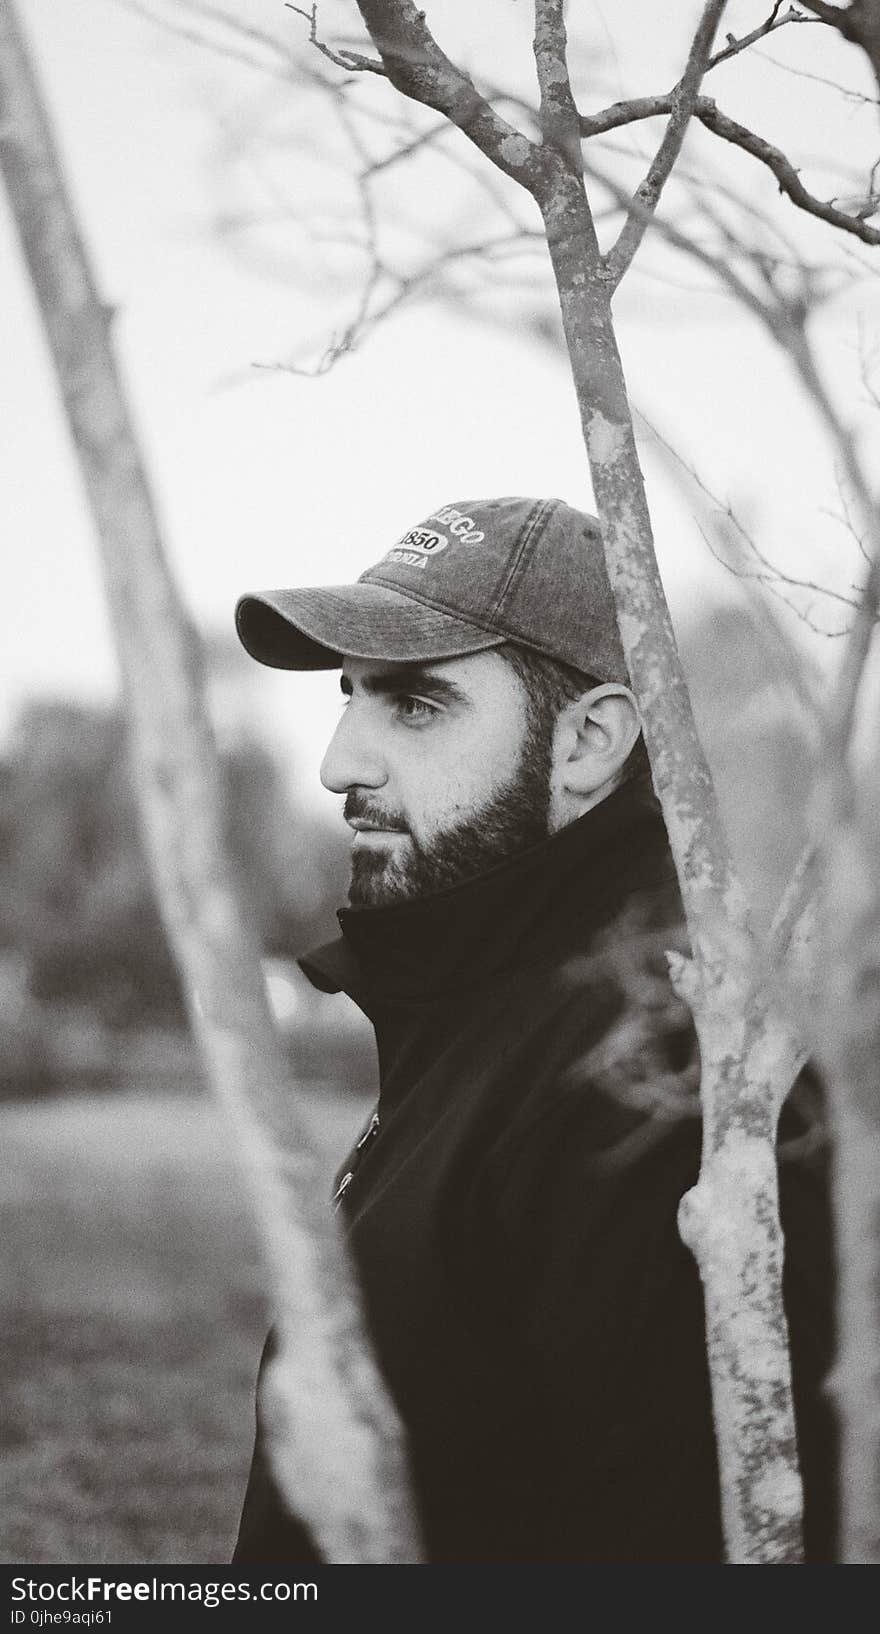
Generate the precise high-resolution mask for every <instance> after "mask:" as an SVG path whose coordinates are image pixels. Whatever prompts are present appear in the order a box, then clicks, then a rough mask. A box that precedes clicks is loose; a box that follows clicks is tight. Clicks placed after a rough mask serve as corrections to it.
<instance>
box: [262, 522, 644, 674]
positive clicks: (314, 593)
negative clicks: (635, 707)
mask: <svg viewBox="0 0 880 1634" xmlns="http://www.w3.org/2000/svg"><path fill="white" fill-rule="evenodd" d="M235 622H236V628H237V630H238V634H239V637H240V639H241V641H242V644H243V645H244V647H245V648H246V649H247V651H248V652H249V653H250V655H251V657H252V658H256V659H258V660H259V662H260V663H261V664H269V665H271V666H272V667H273V668H275V669H294V670H317V669H338V668H339V666H340V664H341V662H342V655H343V654H345V655H347V656H350V657H352V658H384V659H388V660H391V661H394V660H400V661H405V660H409V661H410V662H413V661H428V660H430V659H439V658H454V657H461V656H463V655H464V654H466V653H474V652H482V651H483V650H485V649H487V648H490V647H497V646H500V645H501V644H502V643H503V642H505V641H517V642H520V643H521V644H522V645H524V646H527V647H531V648H534V649H535V650H537V651H538V652H542V653H545V654H546V655H548V656H549V657H551V658H558V659H561V660H562V661H563V662H564V663H566V664H571V665H573V666H574V668H575V669H579V670H583V671H584V672H585V673H586V674H588V675H592V676H595V678H596V679H597V680H601V681H623V682H628V679H629V677H628V673H627V667H626V661H625V659H624V656H623V649H622V647H621V644H620V636H619V633H618V628H617V618H616V615H615V611H614V598H613V596H612V593H611V586H610V584H609V582H608V575H607V573H606V570H605V558H604V554H603V550H602V540H601V535H600V532H599V524H598V522H597V520H596V518H595V517H593V516H588V515H586V514H585V513H584V512H582V511H577V510H574V509H573V508H572V507H571V506H570V505H566V504H565V502H564V501H563V500H561V499H518V498H506V499H466V500H456V501H455V502H454V503H452V504H449V505H441V506H440V508H439V510H436V511H432V512H431V514H430V516H428V517H426V518H425V520H424V521H422V522H419V523H417V524H416V526H415V527H413V528H410V529H409V531H408V532H407V533H405V534H404V535H403V537H402V538H401V539H398V540H397V542H396V544H394V545H393V546H392V547H391V549H390V550H388V551H387V552H386V554H385V555H384V556H383V557H382V558H381V560H380V561H379V562H377V563H376V565H375V566H374V567H370V568H368V569H367V571H366V572H365V573H362V574H361V576H360V578H359V579H358V580H357V582H356V583H355V584H341V585H335V584H334V585H324V586H320V587H315V588H310V589H309V588H307V589H301V590H300V589H292V590H263V591H253V592H251V593H249V594H248V595H244V596H242V597H241V599H240V601H239V602H238V605H237V607H236V612H235Z"/></svg>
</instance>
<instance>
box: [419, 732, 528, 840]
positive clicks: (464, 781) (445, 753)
mask: <svg viewBox="0 0 880 1634" xmlns="http://www.w3.org/2000/svg"><path fill="white" fill-rule="evenodd" d="M518 763H519V753H518V749H517V751H516V752H514V750H513V749H512V748H511V744H510V740H509V739H506V738H501V739H500V740H499V739H495V738H494V737H493V734H492V733H491V732H483V733H474V734H469V735H468V737H467V738H466V739H465V740H461V739H459V741H458V742H456V743H455V744H453V745H447V744H443V745H440V744H439V743H436V742H435V743H434V744H432V745H431V746H430V747H427V746H426V752H425V754H424V755H422V756H420V757H419V759H418V761H417V762H415V763H414V764H413V765H412V766H411V768H410V773H409V777H408V780H407V782H408V789H407V794H406V804H407V810H408V813H409V816H410V821H411V826H412V828H413V832H414V834H415V835H416V837H417V838H419V839H430V838H431V836H432V835H433V834H435V833H437V832H439V831H440V830H443V829H447V828H450V827H452V826H454V825H455V824H456V823H458V822H462V821H465V820H467V818H469V817H472V816H474V815H475V814H476V813H477V812H479V811H480V810H482V808H483V807H484V806H486V805H487V804H488V802H489V801H490V800H492V799H493V797H494V796H495V795H496V794H497V793H498V791H499V790H500V789H502V788H504V787H505V785H506V784H508V783H509V782H510V781H511V779H512V777H513V776H514V774H515V772H516V770H517V766H518Z"/></svg>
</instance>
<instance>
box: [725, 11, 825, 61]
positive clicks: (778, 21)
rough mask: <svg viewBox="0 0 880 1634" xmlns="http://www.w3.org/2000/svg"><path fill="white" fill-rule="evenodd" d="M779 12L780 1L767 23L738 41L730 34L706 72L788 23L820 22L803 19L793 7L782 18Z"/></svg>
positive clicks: (816, 19)
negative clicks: (722, 48)
mask: <svg viewBox="0 0 880 1634" xmlns="http://www.w3.org/2000/svg"><path fill="white" fill-rule="evenodd" d="M781 10H782V0H776V5H775V6H774V7H773V10H772V11H771V13H770V16H769V17H768V18H767V21H766V22H765V23H761V25H760V26H759V27H758V28H753V29H752V32H751V34H743V36H742V37H741V39H738V40H737V39H735V38H734V36H733V35H732V34H728V36H727V45H726V46H725V48H724V50H723V51H716V53H715V55H714V57H711V58H710V60H709V63H708V65H707V71H708V68H717V67H718V64H719V63H720V62H728V61H729V59H730V58H731V57H737V56H739V53H740V52H741V51H747V50H748V48H749V46H750V45H754V44H755V43H756V41H758V40H763V39H764V38H765V37H766V36H767V35H768V34H773V33H774V32H775V30H776V29H777V28H785V27H786V25H787V24H788V23H818V22H819V21H820V19H819V18H818V17H805V16H804V14H803V12H802V11H798V10H797V9H796V8H795V7H794V6H789V8H788V11H787V12H785V14H784V15H783V16H782V17H780V15H779V13H780V11H781Z"/></svg>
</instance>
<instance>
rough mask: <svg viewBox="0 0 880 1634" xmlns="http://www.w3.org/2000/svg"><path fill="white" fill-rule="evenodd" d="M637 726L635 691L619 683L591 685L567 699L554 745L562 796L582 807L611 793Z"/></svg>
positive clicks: (639, 724)
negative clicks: (589, 689)
mask: <svg viewBox="0 0 880 1634" xmlns="http://www.w3.org/2000/svg"><path fill="white" fill-rule="evenodd" d="M640 731H641V721H640V719H639V709H638V704H637V703H636V700H635V695H634V694H633V693H632V692H631V691H630V689H629V687H626V686H622V685H620V684H619V683H618V682H615V681H608V682H606V683H605V684H604V685H602V686H598V687H593V689H592V690H591V691H590V692H584V693H582V695H581V697H580V698H577V699H576V700H575V701H574V702H573V703H571V704H569V705H568V706H567V708H566V709H564V710H563V712H562V714H561V715H560V717H559V724H558V729H557V733H556V740H555V744H554V761H555V766H554V770H555V773H556V782H557V788H558V791H559V794H560V795H561V797H562V799H563V800H564V801H565V802H566V803H568V804H569V805H571V804H572V803H574V804H575V806H576V807H579V808H580V810H581V811H587V810H588V809H589V807H590V806H593V805H596V804H597V803H598V801H599V800H602V799H604V798H605V795H606V794H610V793H611V790H612V789H613V788H614V787H615V784H616V783H617V781H618V775H619V773H620V771H621V769H622V767H623V765H624V762H625V761H626V760H627V758H628V756H629V753H630V750H631V749H632V748H633V746H634V745H635V742H636V739H637V738H638V735H639V732H640Z"/></svg>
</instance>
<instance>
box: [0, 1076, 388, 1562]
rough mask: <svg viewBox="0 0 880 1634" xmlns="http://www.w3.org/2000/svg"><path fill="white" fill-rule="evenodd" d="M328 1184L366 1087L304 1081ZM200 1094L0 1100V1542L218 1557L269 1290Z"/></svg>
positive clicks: (246, 1444)
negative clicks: (349, 1090) (342, 1088)
mask: <svg viewBox="0 0 880 1634" xmlns="http://www.w3.org/2000/svg"><path fill="white" fill-rule="evenodd" d="M305 1104H306V1110H307V1111H308V1113H309V1117H310V1121H311V1122H312V1124H313V1127H314V1128H315V1131H316V1137H317V1138H318V1140H319V1143H320V1146H321V1149H322V1153H323V1158H322V1161H325V1162H326V1166H327V1175H328V1186H329V1182H330V1177H331V1175H332V1172H333V1169H334V1167H335V1166H336V1164H337V1163H338V1162H339V1161H341V1159H342V1157H343V1156H344V1155H345V1151H346V1149H347V1146H348V1144H349V1142H350V1139H351V1138H352V1137H353V1135H354V1133H355V1132H356V1130H357V1128H358V1127H359V1125H360V1123H361V1122H362V1121H363V1115H364V1106H363V1102H362V1101H361V1100H360V1099H357V1100H352V1099H349V1098H345V1097H343V1096H341V1095H339V1094H335V1093H333V1092H332V1091H330V1090H327V1089H323V1088H322V1089H320V1090H317V1089H315V1090H312V1091H311V1092H310V1093H308V1094H307V1095H306V1097H305ZM232 1148H233V1141H232V1138H231V1135H230V1132H229V1129H228V1127H227V1126H226V1125H225V1123H224V1122H223V1120H222V1117H221V1114H220V1113H219V1112H218V1111H217V1110H216V1109H215V1107H214V1104H213V1102H211V1101H210V1100H209V1099H208V1098H207V1096H206V1095H197V1094H195V1093H193V1094H184V1093H181V1094H165V1095H161V1096H155V1095H150V1096H148V1095H144V1094H132V1093H128V1092H125V1093H122V1092H120V1093H118V1094H116V1095H104V1096H90V1097H70V1098H67V1099H63V1098H59V1099H53V1100H52V1101H46V1102H39V1103H28V1104H14V1105H5V1106H2V1107H0V1150H2V1153H3V1163H2V1171H0V1237H2V1243H3V1254H2V1267H0V1319H2V1328H0V1331H2V1367H0V1467H2V1486H3V1491H4V1503H3V1506H2V1514H0V1559H2V1560H3V1561H5V1562H7V1563H9V1562H15V1563H21V1564H28V1565H31V1564H33V1565H38V1564H87V1565H91V1564H101V1563H113V1564H120V1563H123V1562H133V1563H134V1562H136V1563H147V1564H150V1563H152V1564H163V1563H176V1564H205V1565H209V1564H215V1563H216V1564H221V1563H224V1562H227V1561H228V1560H229V1556H230V1552H231V1549H232V1545H233V1542H234V1538H235V1534H236V1529H237V1524H238V1515H239V1510H240V1505H241V1499H242V1495H243V1492H244V1485H245V1481H246V1477H247V1470H248V1464H249V1460H250V1453H251V1447H252V1441H253V1387H254V1379H255V1376H256V1368H257V1363H258V1359H259V1353H260V1349H261V1346H262V1342H263V1337H264V1334H265V1330H266V1325H267V1306H266V1301H265V1296H264V1292H263V1280H262V1272H261V1268H260V1259H259V1252H258V1246H257V1241H256V1236H255V1232H254V1229H253V1226H252V1223H251V1218H250V1213H249V1208H248V1202H247V1197H246V1194H245V1190H244V1185H243V1182H242V1180H241V1178H240V1176H239V1175H238V1173H237V1171H236V1169H235V1166H234V1162H233V1158H232V1155H231V1154H232Z"/></svg>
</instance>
